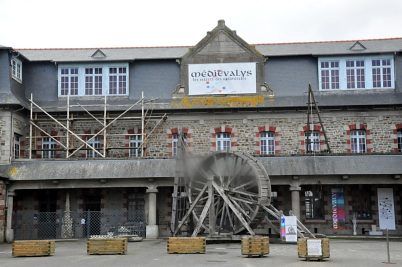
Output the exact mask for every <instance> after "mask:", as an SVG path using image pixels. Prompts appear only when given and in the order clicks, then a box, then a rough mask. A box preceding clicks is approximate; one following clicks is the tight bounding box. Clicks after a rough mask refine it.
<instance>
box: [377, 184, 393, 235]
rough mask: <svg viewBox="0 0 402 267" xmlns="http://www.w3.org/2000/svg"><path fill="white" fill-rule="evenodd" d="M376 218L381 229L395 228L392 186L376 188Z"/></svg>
mask: <svg viewBox="0 0 402 267" xmlns="http://www.w3.org/2000/svg"><path fill="white" fill-rule="evenodd" d="M377 195H378V220H379V222H380V229H381V230H386V229H388V230H395V210H394V193H393V189H392V188H378V189H377Z"/></svg>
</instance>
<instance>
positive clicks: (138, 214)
mask: <svg viewBox="0 0 402 267" xmlns="http://www.w3.org/2000/svg"><path fill="white" fill-rule="evenodd" d="M144 207H145V200H144V196H143V195H142V194H130V195H129V196H128V205H127V221H128V222H130V223H139V224H142V223H143V222H144V221H145V218H144V217H145V213H144Z"/></svg>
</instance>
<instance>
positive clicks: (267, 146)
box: [260, 131, 275, 155]
mask: <svg viewBox="0 0 402 267" xmlns="http://www.w3.org/2000/svg"><path fill="white" fill-rule="evenodd" d="M260 146H261V148H260V150H261V155H273V154H275V134H274V133H273V132H268V131H267V132H261V133H260Z"/></svg>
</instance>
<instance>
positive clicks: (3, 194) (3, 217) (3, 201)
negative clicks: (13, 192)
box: [0, 180, 7, 243]
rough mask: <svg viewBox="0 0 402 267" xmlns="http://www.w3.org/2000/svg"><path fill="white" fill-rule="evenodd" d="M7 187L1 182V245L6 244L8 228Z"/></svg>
mask: <svg viewBox="0 0 402 267" xmlns="http://www.w3.org/2000/svg"><path fill="white" fill-rule="evenodd" d="M6 192H7V191H6V185H5V184H4V181H1V180H0V243H2V242H4V230H5V228H6Z"/></svg>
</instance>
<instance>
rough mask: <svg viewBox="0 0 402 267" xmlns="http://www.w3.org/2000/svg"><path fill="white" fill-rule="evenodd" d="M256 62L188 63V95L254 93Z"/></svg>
mask: <svg viewBox="0 0 402 267" xmlns="http://www.w3.org/2000/svg"><path fill="white" fill-rule="evenodd" d="M256 77H257V75H256V63H255V62H252V63H218V64H189V65H188V87H189V95H227V94H255V93H256V92H257V91H256V88H257V87H256V85H257V80H256Z"/></svg>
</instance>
